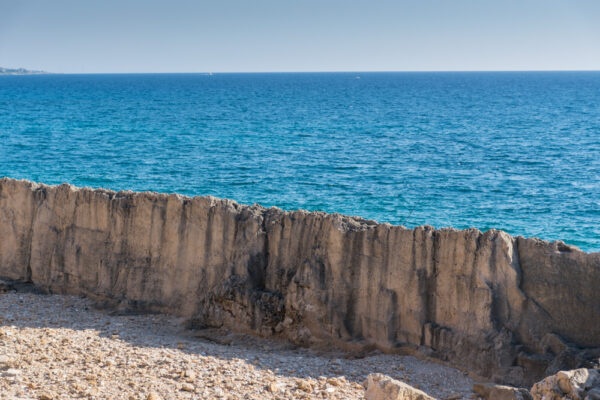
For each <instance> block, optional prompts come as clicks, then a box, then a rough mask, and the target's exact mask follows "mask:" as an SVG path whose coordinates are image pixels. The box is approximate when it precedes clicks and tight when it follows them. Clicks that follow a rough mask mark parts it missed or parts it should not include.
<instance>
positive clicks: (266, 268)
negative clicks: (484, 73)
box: [0, 178, 600, 386]
mask: <svg viewBox="0 0 600 400" xmlns="http://www.w3.org/2000/svg"><path fill="white" fill-rule="evenodd" d="M0 278H1V279H3V280H4V281H6V282H9V283H10V282H15V281H16V282H28V283H32V284H34V285H35V286H36V287H38V288H39V289H40V290H42V291H46V292H52V293H69V294H77V295H85V296H88V297H90V298H92V299H94V300H96V301H97V302H99V303H102V304H104V305H106V306H113V307H115V308H117V309H118V310H119V312H123V313H126V312H129V311H135V312H138V311H150V312H166V313H173V314H176V315H178V316H181V317H185V318H187V319H189V320H190V326H193V327H196V328H223V329H229V330H234V331H238V332H244V333H253V334H256V335H261V336H270V335H275V334H277V335H279V336H281V337H283V338H287V339H288V340H290V341H293V342H295V343H297V344H300V345H310V344H315V343H319V344H324V345H334V346H339V347H342V348H348V349H352V350H361V349H367V348H372V346H375V347H377V348H379V349H382V350H390V351H394V350H396V349H398V347H399V346H409V347H411V348H419V349H423V351H424V352H427V353H429V354H430V355H432V356H436V357H440V358H442V359H446V360H448V361H451V362H452V363H454V364H457V365H459V366H462V367H465V368H468V369H470V370H472V371H474V372H476V373H477V374H480V375H484V376H487V377H494V379H497V380H500V381H503V382H505V383H509V384H512V385H518V386H522V385H525V384H527V385H528V386H529V385H531V384H532V383H533V382H536V381H538V380H539V379H541V378H542V377H543V376H545V375H547V373H548V372H551V371H552V369H556V368H558V367H560V366H563V365H568V366H569V368H578V367H581V366H587V367H589V366H590V365H592V364H593V363H592V364H588V361H589V359H588V358H589V357H588V356H590V357H591V358H593V357H595V356H593V354H595V353H593V351H592V352H588V350H587V349H583V350H581V349H580V348H593V347H600V317H599V316H598V312H597V305H598V304H600V290H597V288H598V286H599V285H600V253H593V254H586V253H584V252H581V251H579V250H578V249H576V248H574V247H571V246H567V245H565V244H564V243H561V242H555V243H548V242H545V241H541V240H538V239H525V238H521V237H518V238H513V237H511V236H510V235H508V234H506V233H505V232H501V231H496V230H489V231H487V232H485V233H482V232H480V231H479V230H476V229H467V230H455V229H449V228H448V229H439V230H435V229H433V228H432V227H428V226H424V227H417V228H415V229H406V228H404V227H401V226H392V225H390V224H377V223H375V222H374V221H368V220H364V219H361V218H357V217H348V216H342V215H339V214H326V213H322V212H312V213H311V212H307V211H292V212H288V211H282V210H280V209H277V208H270V209H266V208H263V207H260V206H258V205H253V206H245V205H240V204H237V203H236V202H234V201H231V200H222V199H216V198H214V197H210V196H209V197H194V198H190V197H185V196H181V195H177V194H161V193H150V192H144V193H134V192H127V191H126V192H114V191H110V190H104V189H97V190H92V189H89V188H77V187H74V186H71V185H66V184H64V185H59V186H47V185H43V184H37V183H33V182H28V181H23V180H13V179H8V178H3V179H0ZM549 334H550V335H556V336H547V335H549ZM543 338H545V339H546V340H544V341H542V339H543ZM558 338H560V340H558ZM542 342H543V346H540V343H542ZM523 349H527V351H528V352H530V353H528V352H525V351H524V350H523ZM559 351H560V354H557V352H559ZM549 368H551V369H549Z"/></svg>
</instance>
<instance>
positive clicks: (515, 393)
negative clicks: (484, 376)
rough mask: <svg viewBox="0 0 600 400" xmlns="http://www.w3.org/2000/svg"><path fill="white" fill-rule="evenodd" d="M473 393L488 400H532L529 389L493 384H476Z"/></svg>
mask: <svg viewBox="0 0 600 400" xmlns="http://www.w3.org/2000/svg"><path fill="white" fill-rule="evenodd" d="M473 392H475V393H477V394H478V395H480V396H481V397H483V398H484V399H486V400H531V399H532V397H531V394H530V393H529V391H528V390H527V389H523V388H515V387H512V386H504V385H494V384H491V383H476V384H474V385H473Z"/></svg>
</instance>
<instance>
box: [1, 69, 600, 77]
mask: <svg viewBox="0 0 600 400" xmlns="http://www.w3.org/2000/svg"><path fill="white" fill-rule="evenodd" d="M462 72H600V69H456V70H454V69H450V70H444V69H439V70H438V69H431V70H322V71H319V70H309V71H292V70H290V71H177V72H176V71H168V72H164V71H163V72H155V71H149V72H135V71H133V72H124V71H119V72H115V71H111V72H51V71H43V70H42V71H39V70H38V71H35V72H33V73H30V74H28V73H23V74H0V75H12V76H19V75H124V74H131V75H150V74H153V75H158V74H190V75H191V74H205V75H211V74H319V73H320V74H326V73H332V74H336V73H462Z"/></svg>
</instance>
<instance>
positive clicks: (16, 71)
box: [0, 67, 49, 75]
mask: <svg viewBox="0 0 600 400" xmlns="http://www.w3.org/2000/svg"><path fill="white" fill-rule="evenodd" d="M41 74H49V72H46V71H35V70H29V69H25V68H2V67H0V75H41Z"/></svg>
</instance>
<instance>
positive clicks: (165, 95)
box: [0, 72, 600, 251]
mask: <svg viewBox="0 0 600 400" xmlns="http://www.w3.org/2000/svg"><path fill="white" fill-rule="evenodd" d="M0 176H10V177H14V178H26V179H31V180H34V181H41V182H45V183H52V184H54V183H62V182H69V183H72V184H75V185H79V186H91V187H107V188H112V189H117V190H118V189H132V190H154V191H160V192H179V193H183V194H187V195H207V194H210V195H214V196H219V197H226V198H232V199H235V200H237V201H239V202H242V203H260V204H262V205H264V206H271V205H275V206H279V207H282V208H285V209H298V208H303V209H308V210H323V211H328V212H340V213H344V214H350V215H360V216H363V217H366V218H370V219H375V220H378V221H381V222H391V223H394V224H403V225H405V226H409V227H412V226H416V225H422V224H429V225H434V226H436V227H444V226H453V227H457V228H466V227H477V228H479V229H482V230H487V229H489V228H498V229H504V230H506V231H507V232H509V233H511V234H515V235H524V236H537V237H541V238H544V239H548V240H556V239H560V240H564V241H566V242H567V243H570V244H575V245H577V246H579V247H580V248H582V249H584V250H587V251H598V250H600V72H557V73H553V72H544V73H536V72H527V73H516V72H514V73H307V74H214V75H202V74H173V75H169V74H165V75H38V76H1V77H0Z"/></svg>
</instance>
